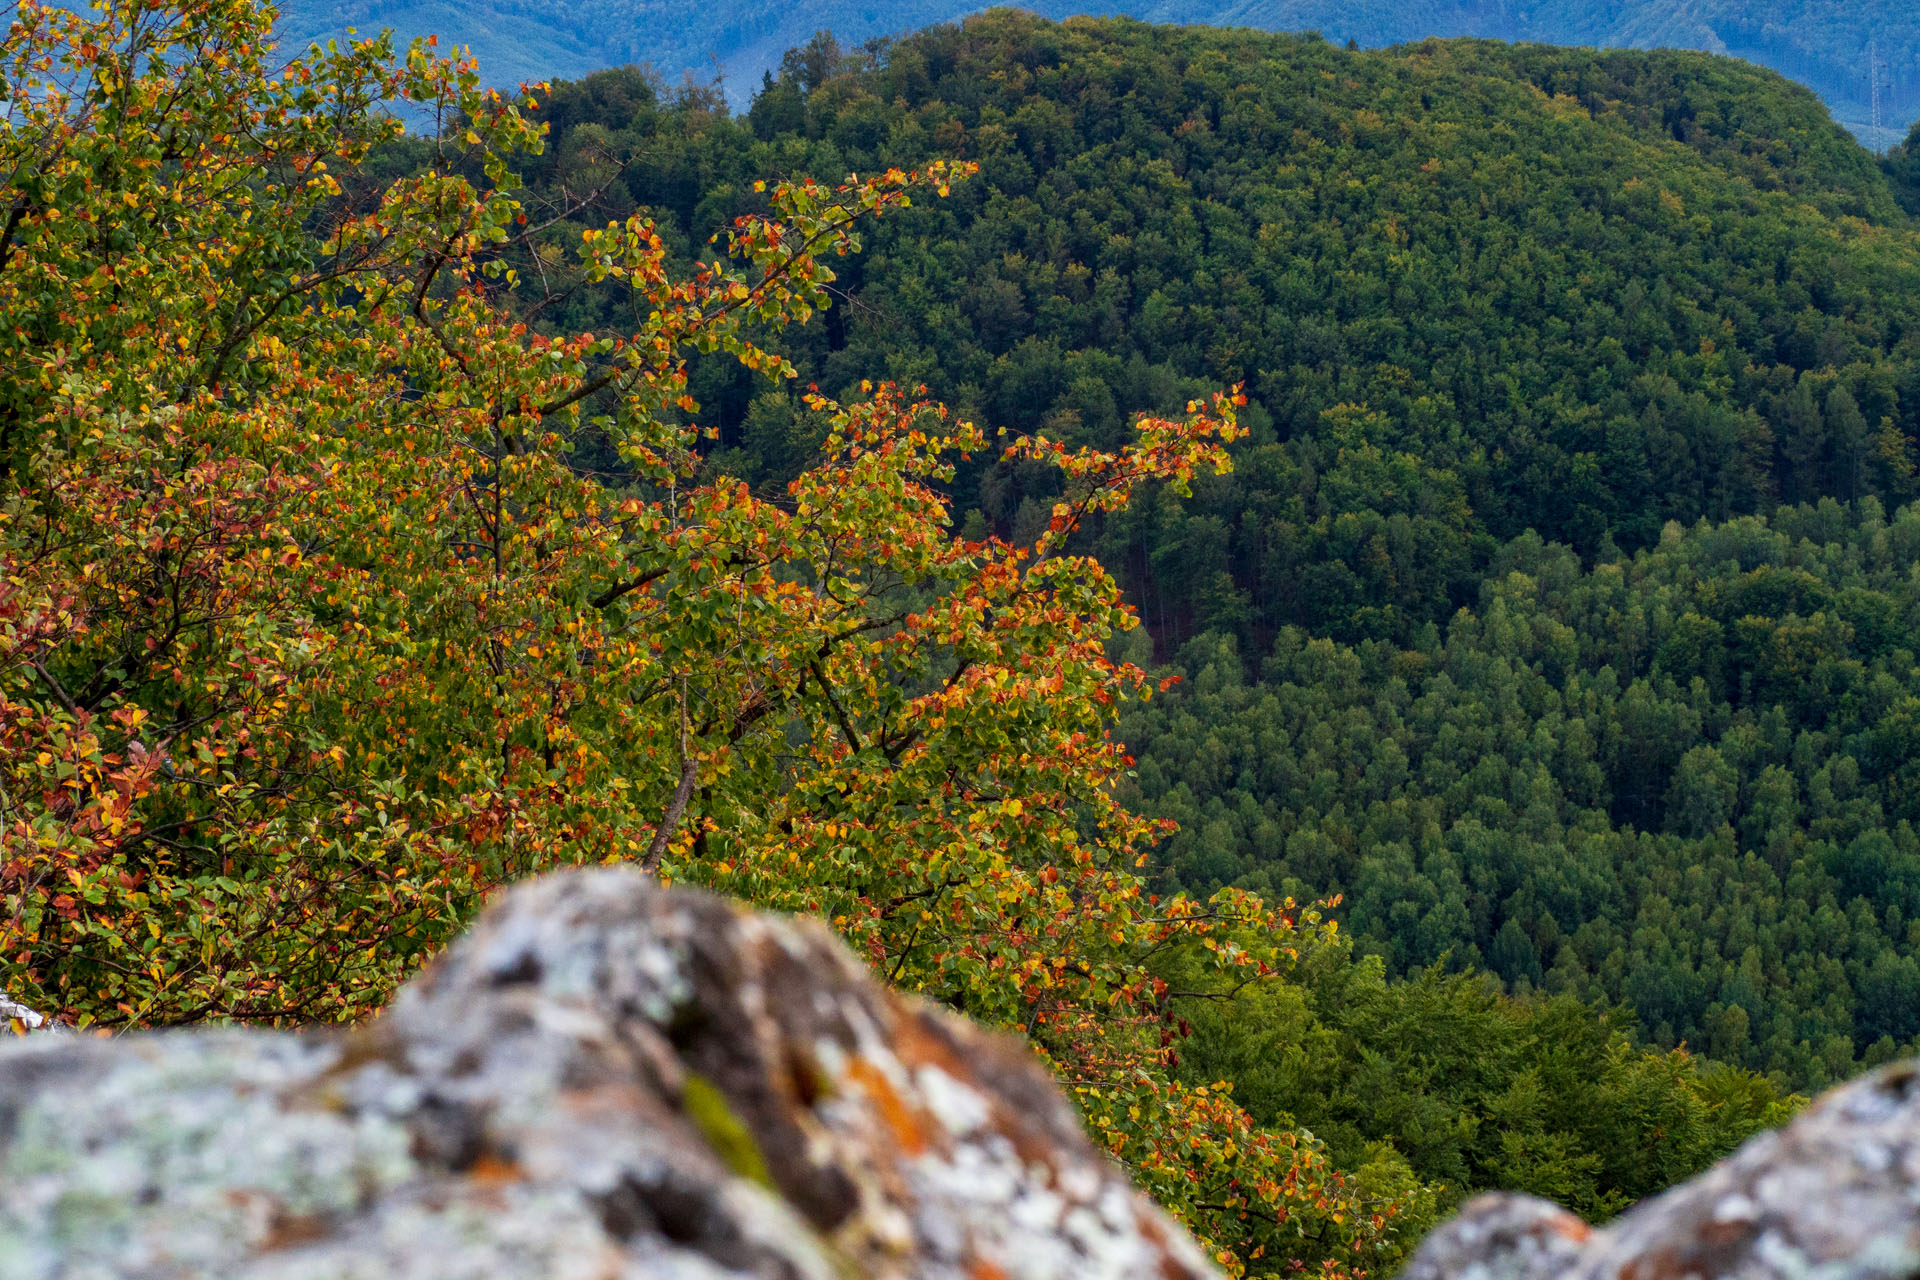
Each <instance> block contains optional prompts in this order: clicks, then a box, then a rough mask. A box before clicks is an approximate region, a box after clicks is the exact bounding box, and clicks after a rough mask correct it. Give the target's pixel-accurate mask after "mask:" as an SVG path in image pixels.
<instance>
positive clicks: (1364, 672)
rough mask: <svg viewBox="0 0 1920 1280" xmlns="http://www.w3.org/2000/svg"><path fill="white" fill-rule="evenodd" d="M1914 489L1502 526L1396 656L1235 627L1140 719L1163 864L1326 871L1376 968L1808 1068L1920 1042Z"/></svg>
mask: <svg viewBox="0 0 1920 1280" xmlns="http://www.w3.org/2000/svg"><path fill="white" fill-rule="evenodd" d="M1917 571H1920V508H1907V509H1906V510H1904V511H1902V512H1901V513H1900V514H1899V515H1898V516H1897V517H1895V518H1893V519H1891V520H1889V519H1887V518H1886V517H1885V516H1884V515H1883V514H1882V512H1881V510H1880V507H1879V504H1878V502H1877V501H1876V500H1874V499H1871V498H1869V499H1866V500H1864V501H1863V502H1862V503H1861V504H1859V507H1858V508H1857V509H1856V510H1855V511H1853V512H1849V511H1847V510H1846V509H1844V508H1842V507H1840V506H1839V505H1837V504H1835V503H1834V502H1832V501H1831V500H1827V501H1824V502H1822V503H1821V504H1820V505H1819V506H1818V507H1801V508H1793V509H1788V510H1784V511H1782V512H1780V513H1779V514H1778V515H1776V516H1775V517H1774V518H1773V519H1772V520H1771V521H1770V522H1769V521H1766V520H1762V519H1759V518H1748V519H1743V520H1739V521H1735V522H1732V523H1729V524H1724V525H1717V526H1710V525H1707V524H1704V523H1703V524H1701V525H1700V526H1698V527H1696V528H1695V529H1692V530H1690V531H1684V532H1683V531H1682V530H1681V529H1680V528H1679V527H1678V526H1677V525H1674V526H1670V527H1669V529H1668V532H1667V534H1666V536H1665V537H1663V538H1662V540H1661V542H1660V544H1659V545H1658V546H1657V547H1655V548H1653V549H1651V550H1647V551H1643V552H1641V553H1639V554H1638V555H1636V556H1634V557H1631V558H1625V557H1610V558H1608V559H1606V560H1605V561H1603V562H1602V563H1600V564H1597V565H1595V566H1594V567H1593V568H1591V569H1583V567H1582V566H1581V564H1580V562H1579V560H1578V558H1577V557H1576V556H1574V555H1573V553H1572V552H1570V551H1568V550H1566V549H1565V548H1563V547H1553V546H1548V545H1546V544H1543V543H1542V542H1541V541H1540V540H1539V539H1538V538H1537V537H1533V536H1527V537H1523V538H1521V539H1518V540H1516V541H1515V542H1514V543H1513V544H1511V545H1509V546H1508V547H1506V548H1504V549H1503V551H1502V552H1501V554H1500V555H1499V556H1498V557H1497V558H1496V563H1495V565H1494V566H1493V571H1492V572H1491V573H1490V574H1489V576H1488V577H1487V579H1486V581H1485V583H1484V584H1483V586H1482V588H1481V593H1480V599H1479V601H1478V603H1477V605H1476V607H1475V608H1474V609H1472V610H1471V611H1462V612H1461V613H1460V614H1458V615H1457V616H1456V617H1455V618H1453V619H1452V620H1451V621H1450V622H1449V623H1447V624H1446V626H1445V627H1429V628H1427V629H1425V630H1424V632H1423V633H1422V635H1421V636H1420V637H1419V638H1418V639H1417V640H1416V642H1415V643H1414V644H1413V645H1412V646H1411V647H1407V648H1402V647H1400V646H1399V645H1396V644H1392V643H1386V642H1376V641H1368V642H1363V643H1361V644H1359V645H1357V646H1349V645H1343V644H1340V643H1337V642H1335V641H1331V640H1326V639H1314V638H1312V637H1310V636H1308V635H1307V634H1306V633H1304V632H1301V631H1288V632H1286V633H1284V634H1283V635H1282V636H1281V637H1280V638H1279V639H1278V640H1277V641H1276V642H1275V644H1274V645H1273V647H1272V648H1271V649H1270V650H1269V651H1267V652H1266V653H1263V654H1260V655H1258V656H1259V658H1260V662H1259V667H1258V670H1259V677H1260V678H1259V680H1258V681H1257V682H1255V681H1251V680H1249V678H1248V677H1247V674H1246V663H1245V662H1244V661H1243V658H1242V655H1241V653H1240V652H1239V651H1238V649H1237V647H1236V644H1235V641H1234V640H1233V639H1232V638H1231V637H1228V636H1225V635H1220V634H1214V635H1209V636H1207V637H1203V638H1201V639H1199V640H1196V641H1194V642H1192V643H1191V644H1190V645H1189V646H1188V647H1187V650H1186V652H1185V653H1184V654H1183V655H1182V657H1183V660H1184V665H1185V666H1186V668H1187V669H1188V670H1189V671H1191V672H1192V673H1193V678H1192V679H1191V680H1190V681H1189V683H1188V684H1187V685H1186V686H1184V687H1182V688H1180V689H1178V690H1176V691H1175V692H1173V693H1172V694H1171V695H1169V696H1168V697H1167V698H1165V699H1163V700H1156V701H1155V702H1154V703H1153V705H1152V706H1151V708H1149V709H1147V710H1145V711H1143V712H1141V713H1139V714H1137V715H1135V716H1134V717H1133V718H1132V719H1131V721H1130V722H1129V724H1128V726H1127V732H1128V735H1129V737H1130V739H1131V740H1133V741H1134V742H1135V743H1136V744H1137V745H1136V750H1137V751H1138V753H1139V759H1140V765H1139V771H1138V779H1137V781H1138V785H1139V791H1140V796H1141V798H1142V799H1143V800H1144V801H1145V802H1146V804H1147V806H1148V807H1149V808H1151V809H1154V810H1156V811H1159V812H1164V813H1166V814H1168V815H1170V816H1174V817H1177V818H1178V819H1179V820H1180V822H1181V825H1182V830H1181V832H1180V834H1179V835H1178V836H1176V837H1175V839H1174V842H1173V846H1172V852H1171V857H1170V861H1169V866H1170V867H1171V868H1172V871H1173V874H1174V876H1175V877H1177V878H1178V879H1180V880H1183V881H1186V882H1189V883H1196V884H1207V883H1219V882H1232V883H1239V884H1244V885H1248V886H1257V887H1262V888H1272V889H1283V890H1285V891H1288V892H1311V893H1323V892H1327V891H1338V892H1342V893H1344V894H1346V895H1347V904H1346V909H1345V911H1344V912H1343V915H1344V918H1345V919H1346V920H1347V922H1348V923H1349V925H1350V927H1351V928H1352V929H1353V930H1354V932H1355V933H1356V934H1358V935H1359V939H1360V945H1361V946H1363V947H1364V948H1366V949H1368V950H1372V951H1376V952H1377V953H1379V954H1381V955H1382V956H1384V957H1386V959H1387V961H1388V964H1389V966H1390V968H1391V969H1392V970H1393V971H1396V972H1408V971H1415V970H1419V969H1421V968H1423V967H1425V966H1429V965H1452V966H1458V965H1462V964H1469V965H1472V966H1475V967H1482V968H1487V969H1490V970H1492V971H1493V972H1495V973H1497V974H1499V975H1500V976H1501V977H1502V978H1504V979H1505V980H1506V981H1507V982H1509V983H1510V984H1512V985H1513V986H1515V987H1517V988H1521V989H1526V988H1545V989H1547V990H1551V991H1554V992H1564V993H1572V994H1576V995H1579V996H1582V997H1585V998H1587V999H1589V1000H1595V1001H1601V1002H1607V1003H1618V1004H1621V1005H1624V1006H1626V1007H1628V1008H1631V1009H1633V1010H1636V1011H1637V1012H1638V1014H1639V1016H1640V1020H1641V1023H1642V1026H1643V1027H1644V1028H1645V1030H1646V1031H1647V1032H1648V1033H1649V1034H1650V1035H1651V1036H1652V1038H1653V1039H1654V1040H1656V1041H1657V1042H1659V1043H1662V1044H1669V1045H1671V1044H1673V1043H1675V1042H1676V1041H1679V1040H1684V1041H1687V1042H1688V1043H1690V1044H1692V1045H1694V1046H1696V1047H1698V1048H1700V1049H1702V1050H1705V1051H1706V1052H1708V1053H1710V1054H1711V1055H1713V1056H1714V1057H1715V1058H1718V1059H1720V1060H1723V1061H1727V1062H1732V1063H1740V1064H1744V1065H1747V1066H1750V1067H1754V1068H1757V1069H1763V1070H1768V1071H1772V1072H1777V1073H1779V1074H1781V1075H1782V1076H1784V1077H1785V1078H1787V1079H1791V1080H1794V1081H1796V1082H1800V1083H1803V1084H1807V1085H1812V1086H1820V1085H1825V1084H1827V1083H1830V1082H1832V1081H1834V1080H1837V1079H1841V1078H1844V1077H1845V1076H1846V1075H1847V1074H1849V1073H1850V1072H1851V1071H1852V1070H1853V1069H1854V1067H1855V1064H1856V1062H1857V1061H1858V1060H1859V1058H1860V1057H1861V1055H1863V1054H1864V1056H1865V1059H1866V1060H1867V1061H1869V1062H1880V1061H1886V1060H1889V1059H1891V1058H1893V1057H1895V1056H1897V1055H1899V1054H1902V1053H1906V1052H1910V1051H1911V1050H1912V1048H1913V1046H1914V1041H1915V1037H1916V1036H1917V1035H1920V967H1916V965H1915V961H1914V952H1915V950H1916V944H1920V920H1916V913H1917V912H1920V838H1916V835H1915V831H1914V826H1913V824H1914V822H1915V821H1916V820H1920V667H1917V666H1916V663H1915V661H1914V650H1913V636H1914V634H1915V630H1916V623H1920V572H1917Z"/></svg>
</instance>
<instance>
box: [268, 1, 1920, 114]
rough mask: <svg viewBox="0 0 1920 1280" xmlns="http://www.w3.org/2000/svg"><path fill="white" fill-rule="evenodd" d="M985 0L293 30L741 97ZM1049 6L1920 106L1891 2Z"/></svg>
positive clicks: (1909, 51)
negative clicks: (847, 48)
mask: <svg viewBox="0 0 1920 1280" xmlns="http://www.w3.org/2000/svg"><path fill="white" fill-rule="evenodd" d="M985 7H986V6H985V5H981V4H978V3H974V2H973V0H903V2H898V3H891V4H885V5H874V4H866V3H853V2H852V0H798V2H797V3H794V4H787V5H778V6H769V5H763V4H755V3H747V2H743V0H718V2H717V3H712V4H703V5H691V4H686V3H682V2H680V0H553V2H552V3H539V4H535V3H527V2H526V0H482V2H481V3H478V4H475V5H458V6H456V5H450V4H446V3H443V2H442V0H288V2H287V3H286V4H285V5H283V6H282V11H283V13H284V14H285V21H284V23H283V24H282V27H281V30H282V31H283V33H284V34H285V35H286V36H287V37H288V38H289V39H290V40H293V41H296V42H300V43H304V42H305V41H307V40H309V39H313V38H316V37H324V36H326V35H331V34H335V33H337V32H338V31H339V30H340V29H341V28H342V27H344V26H345V25H347V24H350V23H352V24H358V25H359V27H360V28H361V30H362V31H364V32H371V31H374V30H378V29H379V28H380V27H383V26H391V27H393V28H395V29H396V30H397V31H399V32H400V33H401V34H402V35H403V36H415V35H426V34H428V33H436V34H438V35H440V36H441V37H442V38H443V39H446V40H452V41H457V42H461V43H470V44H472V45H473V47H474V49H475V50H476V52H478V53H479V55H480V57H481V60H482V64H483V65H484V66H485V67H486V68H488V74H489V77H490V79H493V80H495V81H496V82H498V83H503V84H511V83H513V82H515V81H517V80H521V79H547V78H554V77H570V76H580V75H584V74H587V73H588V72H591V71H593V70H596V69H600V68H605V67H610V66H617V65H619V64H621V63H623V62H644V63H648V64H650V65H651V66H653V67H654V68H655V69H656V70H658V71H660V72H661V73H662V74H664V75H666V76H667V77H668V78H669V79H670V80H677V79H678V78H679V77H680V76H681V75H682V73H685V72H691V73H692V74H693V75H694V76H695V78H696V79H699V80H701V81H706V80H710V79H711V78H712V77H713V76H714V75H715V74H716V73H718V72H722V71H724V72H725V73H726V74H727V75H729V76H730V77H731V79H732V90H731V93H732V96H733V98H734V100H735V101H736V102H739V103H741V104H743V105H744V103H745V101H746V99H747V97H748V95H749V94H750V93H751V91H752V89H753V88H754V86H756V85H757V84H758V83H759V81H760V76H761V73H762V72H763V71H764V70H767V69H771V68H777V67H778V66H779V64H780V60H781V57H782V55H783V54H784V53H785V52H786V51H787V50H788V49H790V48H793V47H795V46H798V45H800V44H803V43H805V42H806V40H807V39H808V38H809V37H811V36H812V35H813V34H814V33H815V32H817V31H832V32H834V33H835V34H836V35H837V36H839V37H840V38H841V40H842V41H843V42H845V43H847V44H849V45H856V46H857V45H861V44H864V43H865V42H867V41H869V40H872V39H876V38H880V39H885V38H891V37H895V36H898V35H901V34H903V33H905V32H907V31H910V30H915V29H918V28H920V27H924V26H927V25H929V24H932V23H936V22H950V21H954V20H957V19H959V18H961V17H962V16H964V15H966V14H968V13H972V12H976V11H978V10H979V9H982V8H985ZM1022 7H1023V8H1026V9H1029V10H1031V11H1033V12H1035V13H1038V14H1040V15H1042V16H1044V17H1049V18H1056V19H1058V18H1066V17H1069V16H1071V15H1074V14H1078V13H1083V12H1098V13H1104V14H1122V15H1126V16H1130V17H1134V18H1139V19H1143V20H1145V21H1149V22H1161V23H1197V24H1204V25H1209V26H1223V27H1226V26H1245V27H1254V28H1259V29H1261V30H1265V31H1278V32H1303V31H1319V32H1322V33H1323V34H1325V35H1326V36H1327V37H1328V38H1330V39H1333V40H1335V41H1340V42H1344V41H1347V40H1354V41H1357V42H1359V43H1360V44H1362V45H1364V46H1367V47H1369V48H1372V47H1378V46H1381V45H1388V44H1399V43H1405V42H1409V41H1418V40H1423V39H1426V38H1427V37H1429V36H1482V37H1491V38H1495V39H1501V40H1513V41H1537V42H1541V43H1545V44H1559V45H1593V46H1602V47H1626V48H1664V47H1671V48H1679V49H1695V50H1705V51H1710V52H1714V53H1722V54H1728V55H1730V56H1733V57H1737V58H1744V59H1746V60H1748V61H1751V62H1755V63H1758V64H1760V65H1762V66H1766V67H1771V68H1773V69H1774V70H1776V71H1779V72H1782V73H1783V74H1785V75H1788V76H1791V77H1793V78H1794V79H1796V80H1798V81H1800V82H1801V83H1803V84H1806V85H1809V86H1811V87H1812V88H1813V89H1814V90H1815V91H1816V92H1817V93H1819V94H1820V96H1821V97H1822V99H1824V100H1825V101H1826V103H1827V104H1828V105H1829V106H1830V107H1831V108H1832V110H1833V112H1834V114H1835V115H1836V117H1837V118H1839V119H1841V120H1843V121H1845V122H1846V123H1847V124H1848V125H1849V126H1850V127H1853V128H1864V127H1865V126H1866V125H1867V123H1868V122H1869V121H1870V120H1871V119H1872V79H1871V73H1870V71H1869V50H1870V47H1871V49H1872V50H1873V51H1874V52H1876V53H1877V56H1878V58H1879V60H1880V62H1881V64H1882V65H1881V72H1880V86H1881V87H1880V92H1881V111H1882V116H1883V119H1884V120H1885V122H1886V128H1887V130H1888V132H1887V133H1886V134H1884V135H1882V136H1879V137H1876V138H1875V139H1873V140H1872V141H1873V145H1875V146H1876V147H1878V146H1884V145H1886V144H1887V143H1889V142H1892V141H1896V140H1897V139H1898V137H1899V131H1900V130H1904V128H1905V126H1906V124H1907V123H1909V122H1911V121H1912V120H1913V119H1914V118H1915V117H1916V116H1920V16H1917V15H1916V14H1915V13H1914V11H1913V10H1912V9H1911V8H1909V7H1907V6H1905V5H1901V4H1896V3H1891V2H1890V0H1876V2H1874V3H1844V2H1843V0H1764V2H1763V3H1747V2H1745V0H1707V2H1706V3H1700V2H1698V0H1688V2H1683V0H1526V2H1525V3H1522V2H1520V0H1427V2H1423V3H1402V2H1400V0H1356V2H1353V3H1338V2H1336V0H1116V2H1111V3H1105V4H1099V5H1088V4H1085V3H1077V2H1075V0H1032V2H1031V3H1029V4H1026V5H1024V6H1022Z"/></svg>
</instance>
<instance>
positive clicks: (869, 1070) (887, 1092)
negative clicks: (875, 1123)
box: [847, 1058, 927, 1156]
mask: <svg viewBox="0 0 1920 1280" xmlns="http://www.w3.org/2000/svg"><path fill="white" fill-rule="evenodd" d="M847 1076H848V1078H850V1079H851V1080H852V1081H853V1082H854V1083H855V1084H857V1085H859V1086H860V1087H861V1088H862V1089H864V1090H865V1091H866V1094H867V1096H868V1097H870V1098H872V1099H873V1101H874V1105H875V1106H877V1107H879V1108H880V1118H881V1120H883V1121H885V1122H886V1126H887V1129H888V1130H889V1131H890V1132H891V1133H892V1134H893V1138H894V1141H895V1142H898V1143H899V1144H900V1149H901V1150H902V1151H904V1152H906V1153H907V1154H908V1155H910V1156H917V1155H919V1154H920V1153H921V1152H923V1151H925V1150H926V1149H927V1131H926V1126H925V1125H923V1124H922V1123H921V1121H920V1117H918V1116H916V1115H915V1114H914V1113H913V1108H911V1107H909V1106H908V1105H907V1103H906V1099H904V1098H902V1097H901V1096H900V1093H899V1091H898V1090H896V1089H895V1088H894V1087H893V1085H892V1084H891V1083H890V1082H889V1081H888V1080H887V1078H886V1076H884V1075H882V1074H881V1073H880V1070H879V1068H877V1067H875V1066H874V1065H873V1064H872V1063H871V1062H868V1061H867V1060H866V1059H865V1058H855V1059H854V1060H853V1061H852V1062H851V1063H849V1064H848V1066H847Z"/></svg>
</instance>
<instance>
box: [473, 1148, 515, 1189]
mask: <svg viewBox="0 0 1920 1280" xmlns="http://www.w3.org/2000/svg"><path fill="white" fill-rule="evenodd" d="M526 1178H527V1171H526V1170H525V1169H522V1168H521V1167H520V1166H519V1165H517V1164H515V1163H514V1162H513V1161H511V1160H508V1159H506V1158H505V1157H503V1156H497V1155H495V1154H494V1153H493V1152H491V1151H483V1152H481V1153H480V1158H479V1159H478V1160H475V1161H474V1162H473V1163H472V1164H471V1165H469V1166H467V1179H468V1181H470V1182H477V1183H479V1184H480V1185H481V1186H483V1187H501V1186H506V1185H508V1184H509V1183H514V1182H525V1181H526Z"/></svg>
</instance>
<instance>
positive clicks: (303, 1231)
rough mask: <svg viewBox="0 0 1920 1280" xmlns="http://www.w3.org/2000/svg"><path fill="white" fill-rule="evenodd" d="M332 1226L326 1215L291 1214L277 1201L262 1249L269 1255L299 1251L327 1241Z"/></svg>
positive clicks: (268, 1222) (269, 1217)
mask: <svg viewBox="0 0 1920 1280" xmlns="http://www.w3.org/2000/svg"><path fill="white" fill-rule="evenodd" d="M233 1198H234V1197H233V1196H231V1195H229V1197H228V1199H229V1200H231V1199H233ZM331 1226H332V1224H331V1222H329V1220H328V1219H327V1217H326V1215H325V1214H319V1213H289V1212H288V1211H287V1207H286V1206H285V1205H283V1204H280V1203H278V1202H277V1201H276V1202H275V1203H274V1205H273V1209H272V1212H271V1213H270V1214H269V1216H268V1218H267V1238H266V1240H265V1241H263V1242H262V1246H261V1247H262V1248H263V1249H264V1250H265V1251H266V1252H269V1253H271V1252H273V1251H275V1250H277V1249H298V1248H299V1247H300V1246H302V1245H309V1244H313V1243H314V1242H316V1241H319V1240H324V1239H326V1237H327V1233H328V1231H329V1229H330V1227H331Z"/></svg>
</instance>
